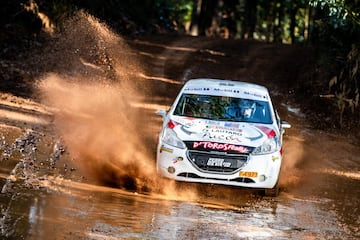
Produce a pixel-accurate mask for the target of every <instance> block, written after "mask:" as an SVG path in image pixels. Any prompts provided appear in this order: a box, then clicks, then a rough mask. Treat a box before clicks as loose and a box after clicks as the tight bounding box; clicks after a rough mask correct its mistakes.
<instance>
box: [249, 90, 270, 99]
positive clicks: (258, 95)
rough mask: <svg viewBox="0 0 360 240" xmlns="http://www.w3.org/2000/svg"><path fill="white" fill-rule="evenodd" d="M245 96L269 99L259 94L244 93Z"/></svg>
mask: <svg viewBox="0 0 360 240" xmlns="http://www.w3.org/2000/svg"><path fill="white" fill-rule="evenodd" d="M244 95H248V96H252V97H256V98H264V99H267V97H266V96H265V95H262V94H258V93H254V92H248V91H244Z"/></svg>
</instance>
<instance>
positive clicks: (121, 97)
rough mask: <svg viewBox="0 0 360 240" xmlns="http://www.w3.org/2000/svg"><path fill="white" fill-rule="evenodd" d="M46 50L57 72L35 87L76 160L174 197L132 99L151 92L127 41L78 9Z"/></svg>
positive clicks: (105, 179)
mask: <svg viewBox="0 0 360 240" xmlns="http://www.w3.org/2000/svg"><path fill="white" fill-rule="evenodd" d="M48 48H49V49H48V51H46V52H47V53H45V54H47V56H46V58H47V59H48V65H49V62H50V65H51V66H53V69H49V71H51V72H53V73H49V74H48V75H46V76H45V77H44V78H43V79H41V80H40V81H39V83H38V87H39V91H40V95H41V99H42V101H43V102H44V104H46V105H47V106H51V107H52V108H53V112H54V116H55V118H54V124H55V126H56V128H57V129H58V131H59V133H60V135H61V136H62V138H63V140H64V142H65V145H66V146H67V149H68V150H69V152H70V154H71V156H72V158H73V159H74V161H76V164H77V166H79V168H81V169H82V170H83V171H85V172H86V173H87V175H88V176H92V177H94V178H95V179H96V180H97V181H99V182H100V184H105V185H110V186H115V187H120V188H125V189H128V190H133V191H147V192H151V191H152V192H157V191H159V189H161V193H165V194H166V195H169V197H174V196H172V195H173V193H174V191H173V188H172V185H171V184H170V183H169V182H167V181H163V180H159V179H158V177H156V170H155V159H154V157H153V156H154V151H155V149H150V148H148V147H147V145H146V143H145V142H144V138H143V136H142V131H144V130H146V127H147V123H148V121H147V120H146V116H145V115H144V113H143V112H141V108H135V107H133V106H132V105H131V103H132V102H133V101H136V100H138V99H140V98H141V97H142V96H143V95H146V94H150V93H148V92H147V90H146V86H144V85H142V86H141V89H140V88H139V87H137V86H138V85H137V84H136V82H137V78H138V76H139V73H141V72H142V69H141V67H140V66H139V63H138V62H137V60H136V58H135V56H134V54H133V52H132V51H131V49H130V48H129V47H128V46H127V45H126V43H125V42H124V40H123V39H122V38H120V37H118V36H117V35H116V34H114V33H113V32H111V31H110V30H109V28H108V27H107V26H106V25H104V24H101V23H99V21H98V20H97V19H95V18H93V17H92V16H89V15H88V14H85V13H83V12H80V13H78V14H77V15H76V16H75V17H74V18H72V19H70V20H69V21H68V22H67V23H66V24H65V25H64V27H63V29H62V31H61V33H59V34H58V35H57V36H55V37H54V41H53V42H52V43H51V44H50V45H49V47H48ZM54 56H56V59H54ZM184 194H185V193H184ZM176 195H177V196H179V193H178V192H177V193H176ZM186 195H187V196H188V193H186ZM191 195H192V194H191Z"/></svg>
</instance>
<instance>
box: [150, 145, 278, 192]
mask: <svg viewBox="0 0 360 240" xmlns="http://www.w3.org/2000/svg"><path fill="white" fill-rule="evenodd" d="M219 156H220V157H221V155H219ZM191 161H192V160H190V159H189V158H188V154H187V149H178V148H175V147H172V146H169V145H167V144H161V145H159V146H158V148H157V161H156V167H157V171H158V173H160V175H162V176H164V177H166V178H170V179H174V180H176V181H185V182H198V183H210V184H222V185H230V186H239V187H249V188H273V187H275V185H276V183H277V182H278V177H279V173H280V168H281V161H282V158H281V154H280V151H277V152H275V153H271V154H266V155H249V156H248V160H247V161H246V163H245V164H243V165H242V166H241V167H240V168H238V169H236V170H234V171H230V172H224V171H221V172H217V171H207V170H205V169H201V168H199V167H198V166H197V165H196V164H194V162H191Z"/></svg>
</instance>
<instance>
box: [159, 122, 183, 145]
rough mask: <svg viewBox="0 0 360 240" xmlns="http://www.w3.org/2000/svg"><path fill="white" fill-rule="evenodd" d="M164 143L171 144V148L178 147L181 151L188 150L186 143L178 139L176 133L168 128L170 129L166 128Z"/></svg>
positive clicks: (163, 137)
mask: <svg viewBox="0 0 360 240" xmlns="http://www.w3.org/2000/svg"><path fill="white" fill-rule="evenodd" d="M162 141H163V142H165V143H167V144H169V145H171V146H174V147H177V148H181V149H184V148H186V145H185V143H184V142H183V141H181V139H179V138H178V136H177V135H176V133H175V131H174V130H172V129H170V128H168V127H166V128H165V129H164V134H163V136H162Z"/></svg>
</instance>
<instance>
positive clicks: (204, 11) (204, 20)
mask: <svg viewBox="0 0 360 240" xmlns="http://www.w3.org/2000/svg"><path fill="white" fill-rule="evenodd" d="M217 3H218V1H217V0H206V1H201V11H200V15H199V22H198V23H199V35H200V36H205V35H206V30H207V29H208V28H210V27H211V25H212V19H213V16H214V13H215V8H216V6H217Z"/></svg>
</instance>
